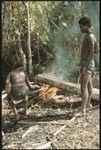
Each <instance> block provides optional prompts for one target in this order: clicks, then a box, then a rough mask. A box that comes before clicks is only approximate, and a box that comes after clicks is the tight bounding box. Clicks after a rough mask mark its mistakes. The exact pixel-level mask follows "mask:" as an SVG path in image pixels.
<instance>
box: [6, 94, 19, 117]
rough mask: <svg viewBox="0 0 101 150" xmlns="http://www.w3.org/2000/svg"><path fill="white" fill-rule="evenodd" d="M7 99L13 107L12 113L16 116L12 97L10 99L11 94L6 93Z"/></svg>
mask: <svg viewBox="0 0 101 150" xmlns="http://www.w3.org/2000/svg"><path fill="white" fill-rule="evenodd" d="M7 100H8V103H9V105H10V107H11V108H12V109H13V112H14V115H15V116H16V117H18V112H17V109H16V106H15V104H14V101H13V99H12V96H11V94H8V96H7Z"/></svg>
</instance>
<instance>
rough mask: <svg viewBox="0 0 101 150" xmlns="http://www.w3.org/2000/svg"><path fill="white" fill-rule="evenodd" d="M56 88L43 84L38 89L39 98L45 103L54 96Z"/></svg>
mask: <svg viewBox="0 0 101 150" xmlns="http://www.w3.org/2000/svg"><path fill="white" fill-rule="evenodd" d="M57 90H58V89H57V88H56V87H53V86H51V85H48V84H43V85H42V86H41V88H40V92H39V97H40V98H41V99H43V100H45V101H47V100H50V99H51V98H52V97H53V96H55V95H56V92H57Z"/></svg>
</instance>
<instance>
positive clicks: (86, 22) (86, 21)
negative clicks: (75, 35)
mask: <svg viewBox="0 0 101 150" xmlns="http://www.w3.org/2000/svg"><path fill="white" fill-rule="evenodd" d="M78 23H79V26H80V30H81V32H82V33H87V32H88V31H89V29H90V28H91V19H90V18H89V17H86V16H85V17H82V18H80V20H79V21H78Z"/></svg>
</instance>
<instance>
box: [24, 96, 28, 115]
mask: <svg viewBox="0 0 101 150" xmlns="http://www.w3.org/2000/svg"><path fill="white" fill-rule="evenodd" d="M27 101H28V95H26V97H25V98H24V114H25V115H27Z"/></svg>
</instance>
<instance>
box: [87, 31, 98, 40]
mask: <svg viewBox="0 0 101 150" xmlns="http://www.w3.org/2000/svg"><path fill="white" fill-rule="evenodd" d="M86 38H87V40H89V41H96V37H95V35H94V34H93V33H90V34H87V36H86Z"/></svg>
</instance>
